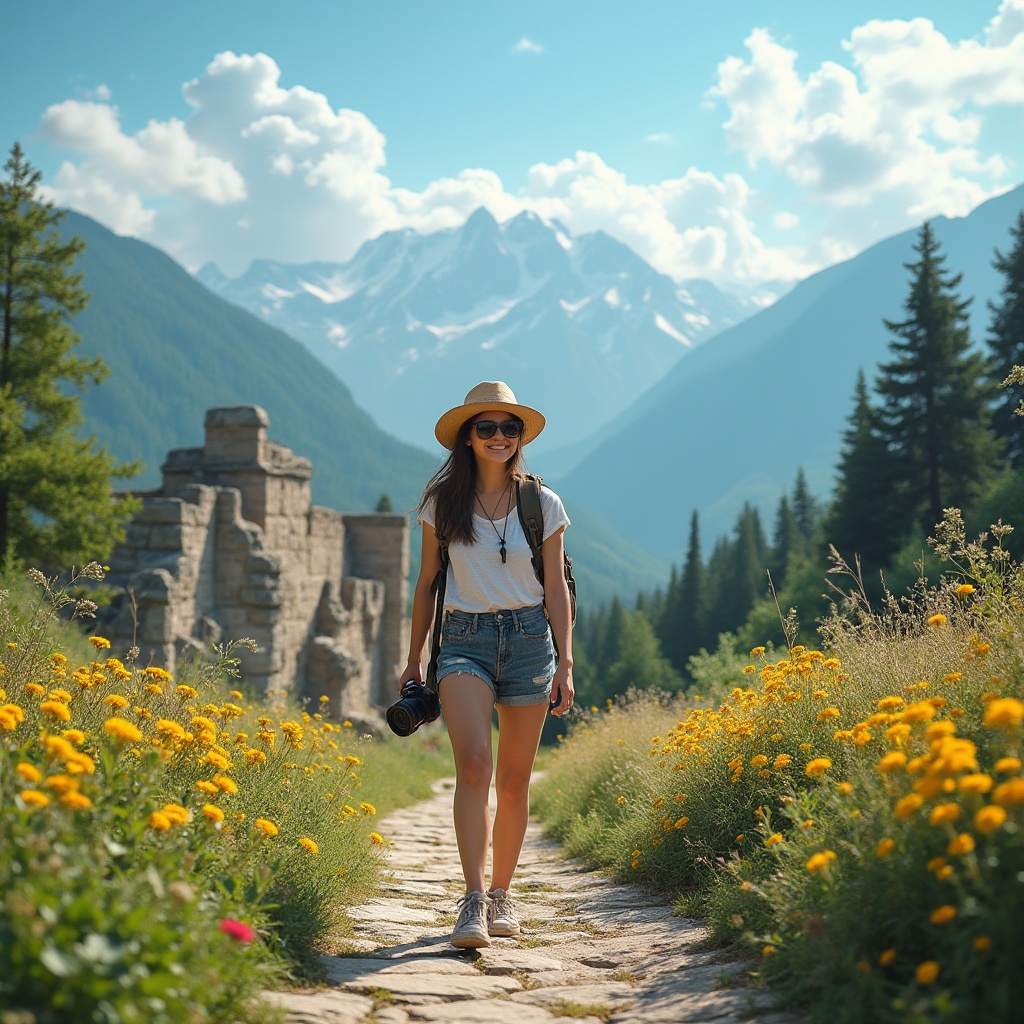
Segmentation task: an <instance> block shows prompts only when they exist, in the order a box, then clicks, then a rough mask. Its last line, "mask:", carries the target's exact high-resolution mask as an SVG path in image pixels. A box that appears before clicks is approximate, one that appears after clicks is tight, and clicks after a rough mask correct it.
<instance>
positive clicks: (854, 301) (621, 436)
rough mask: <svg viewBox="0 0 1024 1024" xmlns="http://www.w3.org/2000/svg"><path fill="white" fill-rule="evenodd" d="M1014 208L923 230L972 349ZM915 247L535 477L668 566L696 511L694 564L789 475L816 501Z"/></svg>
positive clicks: (905, 283) (870, 260)
mask: <svg viewBox="0 0 1024 1024" xmlns="http://www.w3.org/2000/svg"><path fill="white" fill-rule="evenodd" d="M1022 208H1024V187H1021V188H1017V189H1015V190H1013V191H1011V192H1008V193H1005V194H1003V195H1000V196H997V197H996V198H994V199H990V200H989V201H987V202H986V203H983V204H982V205H981V206H979V207H978V208H977V209H975V210H974V211H972V212H971V213H970V214H969V215H968V216H966V217H962V218H955V219H947V218H945V217H937V218H935V219H934V220H933V221H932V222H931V223H932V226H933V228H934V230H935V234H936V236H937V238H938V239H939V241H940V243H941V245H942V251H943V253H944V255H945V260H946V262H945V268H946V271H947V272H948V273H950V274H960V273H962V275H963V277H962V281H961V282H960V285H959V287H958V293H959V295H960V297H961V298H968V297H972V296H973V300H974V301H973V303H972V306H971V309H970V326H971V336H972V339H973V341H974V342H975V343H976V344H979V345H980V344H982V343H983V341H984V338H985V335H986V330H987V327H988V324H989V317H990V312H989V305H988V304H989V302H990V301H995V300H997V299H998V297H999V292H1000V289H1001V287H1002V284H1003V278H1002V277H1001V275H999V274H998V272H997V271H996V270H995V269H994V267H993V266H992V259H993V256H994V252H995V250H996V249H997V248H998V249H999V250H1000V251H1001V252H1004V253H1005V252H1007V251H1009V249H1010V246H1011V237H1010V227H1011V225H1012V224H1013V223H1014V221H1015V220H1016V217H1017V214H1018V212H1019V211H1020V210H1021V209H1022ZM917 237H918V232H917V231H916V230H914V231H907V232H903V233H901V234H898V235H895V236H893V237H891V238H888V239H886V240H885V241H882V242H880V243H878V244H877V245H874V246H872V247H871V248H869V249H867V250H865V251H864V252H862V253H860V254H859V255H858V256H856V257H854V258H853V259H850V260H847V261H846V262H844V263H840V264H837V265H835V266H832V267H829V268H828V269H826V270H823V271H821V272H820V273H817V274H815V275H813V276H812V277H809V278H807V279H806V280H805V281H803V282H801V283H800V284H799V285H797V286H796V287H795V288H794V289H793V290H792V291H791V292H790V293H789V294H787V295H785V296H784V297H783V298H781V299H780V300H779V301H778V302H777V303H775V304H774V305H772V306H770V307H769V308H767V309H765V310H763V311H761V312H759V313H758V314H757V315H756V316H752V317H750V318H749V319H748V320H746V321H744V322H743V323H740V324H738V325H736V326H734V327H731V328H728V329H727V330H724V331H723V332H722V333H720V334H718V335H717V336H716V337H714V338H712V339H711V340H709V341H707V342H706V343H705V344H703V345H701V346H700V347H699V348H698V349H696V350H695V351H693V352H692V353H690V354H689V355H688V356H687V357H686V359H684V360H680V361H679V362H678V363H677V364H676V365H675V366H674V367H672V369H671V370H670V371H669V372H668V373H667V374H666V375H665V377H664V378H663V379H662V380H661V381H659V382H658V384H657V385H655V386H654V387H653V388H651V389H650V390H649V391H648V392H646V393H645V394H644V395H643V396H642V397H641V398H640V399H639V400H638V401H636V402H635V403H633V405H632V406H631V407H630V408H629V409H627V410H626V411H624V412H623V413H621V414H620V415H619V416H618V417H616V419H615V420H614V421H612V422H611V423H609V424H608V425H607V426H606V427H605V428H603V429H602V430H601V431H599V432H597V433H596V434H595V435H594V436H593V437H591V438H590V439H588V440H587V441H586V442H584V443H582V444H577V445H572V446H569V448H568V449H567V450H562V451H561V452H553V453H551V454H550V456H549V459H550V463H549V466H548V467H545V465H544V460H539V464H538V467H537V468H538V469H539V470H540V471H541V472H547V473H548V476H549V477H552V478H553V479H554V481H555V486H556V487H558V488H561V490H562V491H564V492H565V493H567V494H572V495H573V497H574V498H575V499H576V500H577V501H580V502H582V503H583V504H584V505H586V506H587V507H589V508H593V509H594V510H595V511H597V512H599V513H600V514H601V515H602V516H604V517H605V518H606V519H607V520H608V521H609V522H610V523H611V524H612V526H614V527H615V528H616V529H617V530H618V532H619V533H620V534H621V535H622V536H624V537H627V538H630V539H632V540H633V541H635V543H637V544H638V545H640V546H641V547H643V548H644V549H645V550H647V551H651V552H657V553H658V554H659V555H661V556H662V557H667V558H670V559H672V560H674V561H681V560H682V558H683V557H684V553H685V545H686V539H687V528H688V523H689V518H690V514H691V512H692V510H694V509H696V510H697V511H698V512H699V514H700V520H701V525H702V536H703V539H704V541H705V545H706V546H705V552H706V551H707V550H709V548H710V542H711V541H713V540H714V538H715V537H716V536H718V535H720V534H722V533H724V532H726V531H728V530H729V529H730V528H731V526H732V525H733V523H734V521H735V519H736V515H737V513H738V511H739V510H740V508H741V507H742V505H743V503H744V502H747V501H749V502H751V503H753V504H755V505H757V506H759V507H760V508H761V510H762V513H763V514H764V513H768V514H769V515H770V513H771V511H772V510H774V507H775V505H776V504H777V502H778V499H779V496H780V495H781V494H782V493H783V492H784V491H787V490H789V489H790V488H791V487H792V484H793V481H794V478H795V476H796V473H797V470H798V469H799V468H800V467H803V469H804V470H805V472H806V475H807V480H808V483H809V486H810V488H811V490H812V492H814V493H816V494H817V495H819V496H822V497H827V496H828V495H829V494H830V493H831V490H832V486H833V478H834V472H835V467H836V465H837V462H838V457H839V450H840V447H841V442H842V433H843V431H844V429H845V428H846V425H847V418H848V416H849V414H850V410H851V408H852V396H853V389H854V385H855V381H856V376H857V371H858V370H863V371H864V373H865V376H866V378H867V380H868V381H869V383H870V382H871V381H872V380H873V379H874V377H875V376H876V369H877V366H878V364H879V363H880V362H882V361H884V360H885V359H886V358H888V344H889V342H890V341H891V340H892V337H893V336H892V335H891V334H890V332H889V331H888V330H887V329H886V327H885V325H884V323H883V319H889V320H894V321H899V320H901V319H902V317H903V315H904V312H905V311H904V303H905V301H906V299H907V296H908V294H909V288H910V273H909V271H908V269H907V267H906V264H907V263H909V262H912V261H913V260H914V259H915V254H914V252H913V246H914V244H915V242H916V240H917ZM766 527H767V528H768V529H770V528H771V522H770V519H769V520H768V521H767V522H766Z"/></svg>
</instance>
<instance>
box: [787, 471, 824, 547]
mask: <svg viewBox="0 0 1024 1024" xmlns="http://www.w3.org/2000/svg"><path fill="white" fill-rule="evenodd" d="M793 515H794V517H795V518H796V525H797V528H798V529H799V530H800V533H801V534H802V535H803V536H804V537H805V538H806V539H807V540H810V539H811V537H813V536H814V528H815V527H816V526H817V525H818V503H817V501H815V499H814V496H813V495H812V494H811V491H810V488H809V487H808V486H807V477H806V476H805V475H804V468H803V466H801V467H800V468H799V469H798V470H797V471H796V481H795V482H794V484H793Z"/></svg>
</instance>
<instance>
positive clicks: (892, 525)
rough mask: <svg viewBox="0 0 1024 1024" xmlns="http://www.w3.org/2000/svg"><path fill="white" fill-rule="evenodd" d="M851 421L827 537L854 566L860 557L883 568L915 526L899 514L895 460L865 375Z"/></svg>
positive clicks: (858, 387) (861, 375)
mask: <svg viewBox="0 0 1024 1024" xmlns="http://www.w3.org/2000/svg"><path fill="white" fill-rule="evenodd" d="M847 422H848V423H849V426H848V427H847V429H846V432H845V433H844V434H843V446H842V448H841V450H840V454H839V467H838V470H837V474H836V477H837V478H836V489H835V495H834V498H833V501H832V506H831V508H830V509H829V511H828V514H827V515H826V517H825V524H824V533H825V538H824V539H825V541H826V542H827V543H829V544H833V545H835V547H836V549H837V550H838V551H839V553H840V554H841V555H843V557H845V558H846V559H848V560H849V561H850V562H851V564H852V561H853V559H854V557H855V556H859V557H860V558H861V560H862V562H863V563H865V564H866V565H868V566H871V567H872V568H881V567H882V566H884V565H885V564H886V563H887V562H888V560H889V558H890V556H891V555H892V554H893V552H895V551H896V549H897V548H898V547H899V546H900V542H901V541H902V539H903V536H904V535H905V534H906V532H907V530H908V528H909V527H910V525H911V524H910V523H909V522H908V521H907V520H906V517H905V516H903V515H902V514H901V508H900V504H899V502H898V500H897V495H896V490H897V486H898V482H899V481H898V477H897V476H896V474H895V462H894V460H893V458H892V457H891V454H890V452H889V447H888V445H887V444H886V442H885V438H884V437H883V436H882V432H881V426H880V424H879V422H878V413H877V412H876V411H875V410H874V409H873V408H872V407H871V403H870V401H869V400H868V388H867V384H866V383H865V381H864V373H863V371H861V372H860V373H858V374H857V385H856V387H855V388H854V402H853V412H852V413H851V414H850V418H849V419H848V421H847Z"/></svg>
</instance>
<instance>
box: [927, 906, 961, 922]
mask: <svg viewBox="0 0 1024 1024" xmlns="http://www.w3.org/2000/svg"><path fill="white" fill-rule="evenodd" d="M954 917H956V907H951V906H950V905H949V904H948V903H946V904H943V906H941V907H936V908H935V909H934V910H933V911H932V913H931V922H932V924H948V923H949V922H950V921H952V920H953V918H954Z"/></svg>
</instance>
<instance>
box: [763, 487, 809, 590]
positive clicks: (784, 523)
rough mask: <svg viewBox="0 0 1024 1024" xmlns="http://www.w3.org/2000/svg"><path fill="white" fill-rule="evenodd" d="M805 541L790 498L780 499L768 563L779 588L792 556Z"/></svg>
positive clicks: (783, 497) (773, 579)
mask: <svg viewBox="0 0 1024 1024" xmlns="http://www.w3.org/2000/svg"><path fill="white" fill-rule="evenodd" d="M804 541H805V535H804V533H803V531H802V530H801V529H800V525H799V522H798V520H797V517H796V515H795V514H794V512H793V508H792V506H791V505H790V503H789V497H788V496H787V495H785V494H784V495H783V496H782V497H781V498H780V499H779V507H778V509H776V512H775V527H774V529H773V530H772V550H771V558H770V559H769V563H768V568H769V569H770V570H771V574H772V581H773V582H774V584H775V586H776V587H777V588H778V587H781V586H782V584H783V582H784V580H785V576H786V565H787V564H788V563H789V559H790V556H791V555H792V554H793V552H794V551H797V550H799V549H800V548H801V547H802V546H803V543H804Z"/></svg>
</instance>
